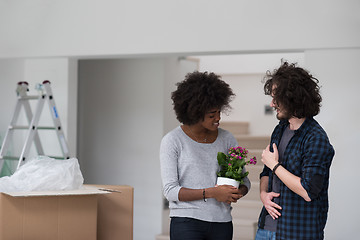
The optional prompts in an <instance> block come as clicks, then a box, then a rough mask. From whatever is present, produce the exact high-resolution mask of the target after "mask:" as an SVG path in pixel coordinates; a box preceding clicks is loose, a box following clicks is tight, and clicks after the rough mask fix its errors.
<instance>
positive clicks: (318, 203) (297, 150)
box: [259, 118, 335, 240]
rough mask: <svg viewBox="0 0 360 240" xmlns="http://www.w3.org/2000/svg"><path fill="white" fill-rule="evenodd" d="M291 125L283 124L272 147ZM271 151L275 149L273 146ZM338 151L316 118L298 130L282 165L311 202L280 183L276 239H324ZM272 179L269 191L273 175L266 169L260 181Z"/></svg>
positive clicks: (272, 137) (261, 217) (262, 223)
mask: <svg viewBox="0 0 360 240" xmlns="http://www.w3.org/2000/svg"><path fill="white" fill-rule="evenodd" d="M288 125H289V123H288V121H280V123H279V124H278V125H277V126H276V127H275V130H274V132H273V134H272V136H271V144H270V146H272V144H273V143H275V144H276V146H278V145H279V143H280V139H281V136H282V133H283V132H284V130H285V128H286V127H287V126H288ZM271 151H273V150H272V147H271ZM334 154H335V151H334V148H333V147H332V146H331V144H330V142H329V139H328V137H327V135H326V133H325V131H324V129H322V127H321V126H320V125H319V123H318V122H317V121H315V120H314V119H313V118H307V119H306V120H305V122H304V123H303V124H302V125H301V127H300V128H299V129H298V130H296V131H295V134H294V136H293V137H292V138H291V140H290V141H289V144H288V145H287V147H286V150H285V152H284V158H283V160H282V163H281V164H282V166H283V167H284V168H286V169H287V170H288V171H289V172H291V173H292V174H294V175H296V176H298V177H300V178H301V185H302V186H303V187H304V188H305V190H306V191H307V193H308V195H309V197H310V198H311V201H310V202H306V201H305V200H304V199H303V198H302V197H300V196H299V195H297V194H296V193H294V192H293V191H291V190H290V189H289V188H288V187H287V186H286V185H285V184H283V183H282V182H281V183H280V197H279V200H280V203H279V205H280V206H281V207H282V210H281V217H279V218H278V221H277V230H276V239H284V240H285V239H286V240H294V239H296V240H306V239H308V240H310V239H311V240H317V239H324V227H325V224H326V220H327V213H328V208H329V203H328V187H329V171H330V165H331V161H332V159H333V157H334ZM262 176H269V185H268V191H269V192H271V190H272V172H271V170H270V169H269V168H268V167H266V166H264V169H263V171H262V173H261V174H260V178H261V177H262ZM267 214H268V212H267V211H266V209H265V208H264V207H263V208H262V210H261V214H260V217H259V228H263V227H264V222H265V216H266V215H267Z"/></svg>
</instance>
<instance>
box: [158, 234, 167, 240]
mask: <svg viewBox="0 0 360 240" xmlns="http://www.w3.org/2000/svg"><path fill="white" fill-rule="evenodd" d="M155 240H170V236H169V234H159V235H156V237H155Z"/></svg>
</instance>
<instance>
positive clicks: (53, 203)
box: [0, 189, 106, 240]
mask: <svg viewBox="0 0 360 240" xmlns="http://www.w3.org/2000/svg"><path fill="white" fill-rule="evenodd" d="M104 193H106V192H104V191H100V190H97V189H84V190H76V191H61V192H22V193H0V240H82V239H84V240H85V239H86V240H91V239H93V240H95V239H96V238H97V237H96V234H97V204H98V196H100V195H99V194H101V195H102V194H104Z"/></svg>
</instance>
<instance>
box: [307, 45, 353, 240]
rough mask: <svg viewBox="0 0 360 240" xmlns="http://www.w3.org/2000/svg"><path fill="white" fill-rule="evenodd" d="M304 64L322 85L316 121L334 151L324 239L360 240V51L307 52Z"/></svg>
mask: <svg viewBox="0 0 360 240" xmlns="http://www.w3.org/2000/svg"><path fill="white" fill-rule="evenodd" d="M305 62H306V67H307V68H309V70H310V69H311V71H312V73H313V74H314V76H316V77H318V79H319V80H320V84H321V85H322V88H321V93H322V96H323V107H322V108H321V112H320V114H319V116H318V117H317V118H316V119H317V120H318V121H319V122H320V123H321V124H322V126H323V127H324V129H325V130H326V131H327V133H328V136H329V138H330V141H331V143H332V144H333V146H334V148H335V158H334V160H333V163H332V166H331V175H330V189H329V193H330V196H329V197H330V211H329V219H328V224H327V226H326V231H325V234H326V235H325V236H326V237H325V239H329V240H337V239H357V238H359V237H358V235H359V234H358V231H357V226H358V225H357V224H358V222H357V219H358V215H359V210H358V207H357V206H358V199H359V198H360V193H359V191H358V189H359V188H358V186H357V183H358V179H359V177H358V176H359V174H358V171H357V170H358V169H360V161H359V159H358V156H357V150H358V149H360V126H359V118H360V108H359V106H358V104H359V103H360V95H359V89H360V81H359V63H360V49H359V48H357V49H345V50H341V49H338V50H313V51H306V53H305Z"/></svg>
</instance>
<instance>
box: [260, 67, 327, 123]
mask: <svg viewBox="0 0 360 240" xmlns="http://www.w3.org/2000/svg"><path fill="white" fill-rule="evenodd" d="M264 82H265V85H264V92H265V94H266V95H270V96H271V95H272V96H273V98H274V101H275V103H276V104H280V105H281V106H282V107H283V108H284V109H285V111H286V112H287V114H288V115H289V116H294V117H297V118H304V117H313V116H316V115H317V114H318V113H319V112H320V107H321V104H320V103H321V101H322V98H321V96H320V87H319V86H318V83H319V80H318V79H317V78H315V77H313V76H312V75H311V74H310V73H309V72H308V71H306V70H304V69H303V68H300V67H297V66H296V63H291V64H289V63H288V62H286V61H285V62H283V63H282V65H281V66H280V67H279V68H278V69H275V70H274V71H273V72H270V71H267V73H266V76H265V77H264Z"/></svg>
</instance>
